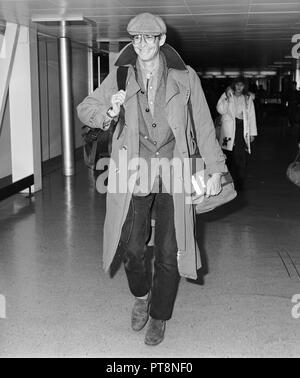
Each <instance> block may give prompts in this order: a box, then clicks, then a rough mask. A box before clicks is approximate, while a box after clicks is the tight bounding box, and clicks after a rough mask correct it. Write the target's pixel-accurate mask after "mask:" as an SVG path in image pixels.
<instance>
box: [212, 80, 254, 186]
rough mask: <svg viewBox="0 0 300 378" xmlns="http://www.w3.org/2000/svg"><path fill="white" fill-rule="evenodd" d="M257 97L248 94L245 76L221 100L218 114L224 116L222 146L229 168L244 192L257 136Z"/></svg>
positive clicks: (236, 184) (228, 88)
mask: <svg viewBox="0 0 300 378" xmlns="http://www.w3.org/2000/svg"><path fill="white" fill-rule="evenodd" d="M253 97H254V96H253V94H251V93H249V92H248V88H247V82H246V80H245V79H244V78H243V77H239V78H237V79H235V80H234V81H233V83H232V85H231V86H230V87H227V88H226V90H225V93H223V94H222V96H221V97H220V99H219V101H218V104H217V111H218V112H219V113H220V114H221V130H220V136H219V142H220V145H221V147H222V149H223V151H224V153H225V154H226V156H227V166H228V168H229V171H230V173H231V175H232V177H233V180H234V183H235V186H236V189H237V190H238V191H240V190H243V188H244V181H245V178H246V168H247V155H248V154H250V153H251V143H252V142H253V141H254V139H255V136H257V126H256V117H255V108H254V103H253Z"/></svg>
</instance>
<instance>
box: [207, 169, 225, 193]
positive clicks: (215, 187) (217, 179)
mask: <svg viewBox="0 0 300 378" xmlns="http://www.w3.org/2000/svg"><path fill="white" fill-rule="evenodd" d="M221 178H222V174H221V173H214V174H213V175H212V176H211V177H210V178H209V179H208V180H207V183H206V194H205V195H206V197H210V196H217V195H218V194H219V193H221V191H222V185H221Z"/></svg>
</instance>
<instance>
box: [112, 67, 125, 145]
mask: <svg viewBox="0 0 300 378" xmlns="http://www.w3.org/2000/svg"><path fill="white" fill-rule="evenodd" d="M127 74H128V66H120V67H118V69H117V84H118V91H121V90H123V91H125V90H126V80H127ZM117 123H119V125H120V127H119V133H118V137H117V139H119V137H120V135H121V134H122V131H123V129H124V126H125V109H124V106H123V105H121V108H120V114H119V120H118V122H117ZM117 123H115V125H114V128H115V127H116V126H117Z"/></svg>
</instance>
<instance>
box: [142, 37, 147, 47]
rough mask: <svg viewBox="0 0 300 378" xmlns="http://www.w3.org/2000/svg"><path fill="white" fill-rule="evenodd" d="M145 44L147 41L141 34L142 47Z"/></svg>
mask: <svg viewBox="0 0 300 378" xmlns="http://www.w3.org/2000/svg"><path fill="white" fill-rule="evenodd" d="M146 45H147V42H146V41H145V37H144V36H143V35H142V39H141V46H142V47H144V46H146Z"/></svg>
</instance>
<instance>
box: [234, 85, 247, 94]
mask: <svg viewBox="0 0 300 378" xmlns="http://www.w3.org/2000/svg"><path fill="white" fill-rule="evenodd" d="M244 88H245V84H244V83H242V82H240V83H236V84H235V92H236V93H237V94H241V93H243V90H244Z"/></svg>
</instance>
